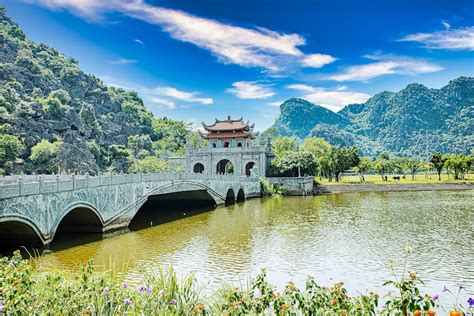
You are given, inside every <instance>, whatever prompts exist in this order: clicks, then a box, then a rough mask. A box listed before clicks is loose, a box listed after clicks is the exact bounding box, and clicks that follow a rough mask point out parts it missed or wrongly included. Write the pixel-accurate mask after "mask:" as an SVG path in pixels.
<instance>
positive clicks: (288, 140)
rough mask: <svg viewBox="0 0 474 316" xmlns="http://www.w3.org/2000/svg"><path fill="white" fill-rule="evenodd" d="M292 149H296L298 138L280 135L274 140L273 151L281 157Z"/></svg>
mask: <svg viewBox="0 0 474 316" xmlns="http://www.w3.org/2000/svg"><path fill="white" fill-rule="evenodd" d="M290 151H296V139H294V138H293V137H286V136H280V137H277V138H275V139H274V140H273V141H272V153H273V154H274V155H275V156H276V157H281V156H283V155H285V154H286V153H288V152H290Z"/></svg>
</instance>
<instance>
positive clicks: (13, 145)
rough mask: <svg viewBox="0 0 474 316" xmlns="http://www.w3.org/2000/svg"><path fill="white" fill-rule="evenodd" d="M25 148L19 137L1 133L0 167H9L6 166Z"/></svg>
mask: <svg viewBox="0 0 474 316" xmlns="http://www.w3.org/2000/svg"><path fill="white" fill-rule="evenodd" d="M23 149H25V146H24V145H23V143H22V142H21V141H20V139H18V137H16V136H13V135H8V134H0V169H7V168H5V167H7V166H8V164H11V163H12V162H13V161H15V159H17V158H18V156H19V155H20V153H21V152H22V151H23Z"/></svg>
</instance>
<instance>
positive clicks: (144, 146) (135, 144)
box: [127, 135, 153, 158]
mask: <svg viewBox="0 0 474 316" xmlns="http://www.w3.org/2000/svg"><path fill="white" fill-rule="evenodd" d="M152 146H153V143H152V141H151V139H150V136H148V135H130V136H128V139H127V148H128V149H130V150H131V151H132V152H133V156H134V157H135V158H137V156H138V153H139V152H140V151H142V150H147V151H150V150H151V149H152Z"/></svg>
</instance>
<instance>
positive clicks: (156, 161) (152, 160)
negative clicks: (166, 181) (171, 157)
mask: <svg viewBox="0 0 474 316" xmlns="http://www.w3.org/2000/svg"><path fill="white" fill-rule="evenodd" d="M171 169H172V168H171V167H170V166H169V164H168V162H167V161H166V160H163V159H160V158H157V157H145V158H143V159H136V160H134V161H133V163H132V165H131V166H130V168H129V169H128V172H130V173H139V172H144V173H159V172H167V171H170V170H171Z"/></svg>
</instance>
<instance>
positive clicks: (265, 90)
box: [226, 81, 275, 100]
mask: <svg viewBox="0 0 474 316" xmlns="http://www.w3.org/2000/svg"><path fill="white" fill-rule="evenodd" d="M232 87H233V88H229V89H227V90H226V91H227V92H230V93H232V94H234V95H235V96H237V97H238V98H239V99H246V100H247V99H267V98H270V97H272V96H274V95H275V92H274V91H273V90H272V88H271V87H270V86H269V85H263V84H259V83H258V82H257V81H237V82H234V83H233V84H232Z"/></svg>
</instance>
